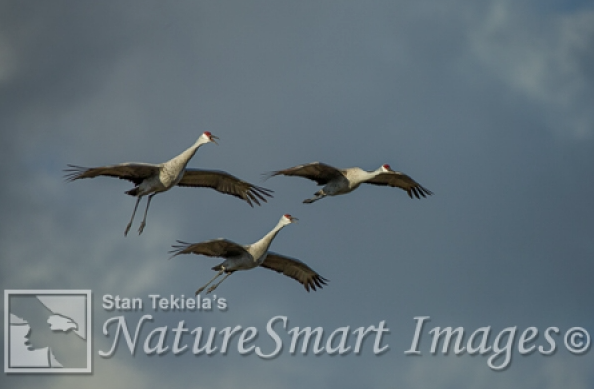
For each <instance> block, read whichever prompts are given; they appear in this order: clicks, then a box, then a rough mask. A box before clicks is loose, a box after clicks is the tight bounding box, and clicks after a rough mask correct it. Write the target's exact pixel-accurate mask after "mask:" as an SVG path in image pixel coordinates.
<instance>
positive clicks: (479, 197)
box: [0, 0, 594, 389]
mask: <svg viewBox="0 0 594 389" xmlns="http://www.w3.org/2000/svg"><path fill="white" fill-rule="evenodd" d="M593 106H594V6H593V4H592V2H591V1H585V0H574V1H566V0H545V1H542V0H539V1H536V0H525V1H511V0H481V1H474V0H473V1H471V0H433V1H424V2H418V1H410V0H399V1H380V0H377V1H365V2H361V1H299V2H295V1H231V0H229V1H202V0H200V1H177V2H175V3H165V2H158V1H126V2H91V1H54V2H45V1H1V2H0V134H1V137H2V138H1V140H0V151H1V152H0V161H1V162H2V166H3V167H4V168H3V169H2V173H3V177H4V180H3V184H2V189H1V190H0V196H1V200H2V201H1V202H0V204H1V205H0V206H1V207H2V218H1V219H0V220H1V221H0V230H1V235H0V253H1V254H0V255H1V258H2V262H1V271H0V281H1V283H2V288H3V289H91V290H92V291H93V303H94V308H93V314H94V319H93V342H94V355H93V359H94V361H93V368H94V373H93V374H92V375H85V376H65V375H59V376H47V375H43V376H22V375H3V376H1V377H0V383H1V384H2V386H3V387H5V385H9V386H10V387H11V388H29V387H33V386H34V385H37V386H39V385H42V386H43V387H47V388H61V389H63V388H79V387H82V386H84V387H88V388H105V387H116V388H117V387H148V386H155V387H157V386H170V385H171V384H172V383H174V384H175V385H176V386H182V385H184V386H191V387H198V388H209V389H214V388H229V387H234V386H239V385H242V386H255V385H258V386H259V387H262V388H279V387H282V388H302V387H320V388H334V387H342V388H361V387H378V388H387V387H404V388H430V387H441V388H459V387H475V388H502V387H522V388H539V389H540V388H558V387H560V386H561V385H563V387H564V388H567V389H582V388H591V387H593V386H594V373H592V363H593V358H594V356H593V355H594V354H593V353H594V351H592V350H590V352H586V353H585V354H582V355H574V354H572V353H571V352H569V351H568V350H567V348H566V347H565V346H564V342H563V337H564V334H565V333H566V331H568V330H569V329H570V328H572V327H583V328H585V329H587V330H588V331H589V332H591V333H592V335H594V314H592V310H591V308H592V296H594V286H593V284H592V282H591V276H592V274H593V273H594V265H593V263H592V261H593V258H594V240H593V239H592V233H593V232H594V207H593V206H592V199H593V198H594V183H593V181H592V177H593V174H594V110H593V109H592V107H593ZM206 130H209V131H211V132H212V133H213V134H215V135H217V136H218V137H219V138H220V142H219V144H220V145H219V146H216V145H212V144H208V145H205V146H204V147H202V148H201V149H200V150H199V151H198V153H197V154H196V156H195V157H194V158H193V159H192V161H191V162H190V164H189V166H190V167H202V168H210V169H220V170H225V171H228V172H230V173H232V174H234V175H236V176H238V177H240V178H242V179H244V180H247V181H250V182H252V183H255V184H258V185H263V186H265V187H268V188H270V189H273V190H274V191H275V197H274V199H272V200H271V201H270V202H269V203H268V204H264V205H263V206H262V207H255V208H253V209H252V208H250V207H249V206H247V205H246V204H245V203H244V202H242V201H239V200H237V199H236V198H233V197H231V196H223V195H221V194H218V193H216V192H215V191H212V190H208V189H189V188H177V189H174V190H172V191H170V192H167V193H164V194H160V195H159V196H156V197H155V198H154V201H153V202H152V204H151V209H150V212H149V215H148V224H147V227H146V229H145V231H144V233H143V234H142V235H140V236H138V235H137V234H136V228H137V227H138V223H139V219H140V218H139V217H137V220H136V223H135V224H134V226H133V227H132V230H131V233H130V234H129V235H128V237H124V235H123V231H124V229H125V226H126V223H127V222H128V219H129V217H130V214H131V213H132V209H133V207H134V199H133V198H131V197H129V196H126V195H124V194H123V192H124V191H126V190H128V189H130V188H131V187H132V186H131V185H130V183H128V182H124V181H120V180H115V179H110V178H96V179H93V180H81V181H76V182H73V183H65V182H64V180H63V178H62V176H63V171H62V170H63V169H64V168H65V167H66V165H67V164H77V165H82V166H102V165H108V164H114V163H119V162H127V161H136V162H152V163H158V162H163V161H166V160H168V159H169V158H171V157H173V156H175V155H177V154H178V153H179V152H181V151H182V150H184V149H185V148H187V147H189V146H190V145H191V144H192V143H193V142H194V141H195V140H196V139H197V138H198V136H200V134H201V133H202V132H203V131H206ZM312 161H323V162H326V163H328V164H331V165H334V166H337V167H350V166H359V167H362V168H364V169H366V170H373V169H376V168H377V167H378V166H380V165H381V164H384V163H389V164H390V165H391V166H392V167H393V168H394V169H396V170H401V171H403V172H405V173H407V174H409V175H411V176H412V177H413V178H415V179H416V180H417V181H419V182H420V183H421V184H422V185H423V186H425V187H427V188H428V189H430V190H431V191H433V192H434V193H435V195H434V196H431V197H430V198H428V199H423V200H410V199H409V198H408V197H407V196H406V193H404V192H403V191H400V190H398V189H391V188H383V187H375V186H367V187H361V188H359V189H358V190H357V191H356V192H353V193H351V194H349V195H347V196H340V197H335V198H327V199H324V200H322V201H319V202H316V203H314V204H303V203H302V202H301V201H302V200H303V199H305V198H307V197H310V196H311V195H312V194H313V192H315V191H316V190H317V187H316V186H315V184H314V183H313V182H309V181H307V180H303V179H299V178H290V177H275V178H272V179H270V180H268V181H265V182H262V181H261V178H262V173H264V172H268V171H271V170H277V169H282V168H286V167H290V166H294V165H297V164H301V163H307V162H312ZM143 207H144V202H143V203H142V204H141V208H140V211H142V209H143ZM284 213H291V214H293V215H294V216H296V217H298V218H299V219H300V222H299V223H298V224H294V225H290V226H288V227H287V228H286V229H285V230H283V231H282V232H281V233H280V234H279V235H278V236H277V238H276V240H275V241H274V242H273V244H272V250H274V251H277V252H279V253H283V254H286V255H289V256H292V257H296V258H300V259H301V260H303V261H305V262H307V263H308V264H309V265H310V266H311V267H313V268H314V269H315V270H317V271H318V272H319V273H320V274H322V275H323V276H324V277H326V278H328V279H329V280H330V282H329V284H328V286H327V287H325V288H324V289H323V290H321V291H318V292H314V293H306V292H305V291H304V289H303V288H302V287H301V286H300V285H299V284H297V283H296V282H295V281H293V280H291V279H289V278H286V277H283V276H280V275H278V274H276V273H274V272H271V271H268V270H266V269H255V270H253V271H249V272H241V273H236V274H234V275H233V276H231V277H229V279H228V280H226V281H225V282H224V283H223V284H222V285H221V287H220V288H219V289H218V290H217V291H216V292H217V296H218V297H220V298H225V299H226V301H227V304H228V309H227V310H226V311H225V312H220V311H217V310H214V311H211V312H177V313H171V312H168V313H164V312H154V311H153V310H152V309H150V307H149V306H145V309H144V311H142V312H117V311H110V312H108V311H106V310H104V309H103V308H102V307H101V300H102V297H103V296H104V295H106V294H110V295H120V296H122V297H124V296H126V297H140V298H143V299H144V300H145V302H147V303H148V302H149V300H148V298H147V296H148V295H149V294H159V295H163V296H169V295H175V296H181V295H185V296H192V295H193V292H194V291H195V290H196V289H197V287H199V286H201V285H202V284H203V283H204V282H206V281H207V280H208V279H210V277H212V275H213V272H212V271H211V270H210V268H211V267H212V266H214V265H216V264H217V263H218V262H217V261H216V259H211V258H205V257H198V256H181V257H177V258H175V259H174V260H171V261H168V260H167V258H168V254H167V252H168V250H169V249H170V246H171V244H173V243H174V242H175V240H176V239H180V240H184V241H189V242H198V241H202V240H207V239H213V238H218V237H225V238H228V239H231V240H234V241H236V242H239V243H251V242H254V241H256V240H258V239H259V238H260V237H261V236H262V235H264V234H265V233H266V232H268V231H269V230H270V229H271V228H272V227H273V226H274V225H275V224H276V223H277V221H278V219H279V218H280V216H281V215H282V214H284ZM137 216H141V212H139V215H137ZM143 314H152V315H153V317H154V321H153V322H152V323H148V324H147V325H146V327H145V328H144V329H143V332H142V333H141V335H140V337H141V339H142V341H144V338H146V335H147V334H148V332H150V330H151V329H153V328H155V327H158V326H168V328H169V329H172V328H174V327H176V326H177V325H178V323H179V322H180V321H181V320H184V322H185V324H186V326H187V327H189V328H190V329H193V328H194V327H203V328H204V329H205V331H206V330H208V329H210V328H216V329H217V330H222V329H223V328H225V327H228V326H231V327H234V326H236V325H240V326H242V327H243V328H245V327H248V326H254V327H256V328H257V329H258V330H259V331H260V334H259V337H258V339H257V340H256V342H255V343H254V344H256V345H260V346H261V347H262V348H263V349H266V350H269V351H270V350H272V348H273V347H274V342H272V340H271V338H270V337H269V336H268V335H267V334H266V331H265V329H266V323H267V322H268V321H269V320H270V319H271V318H273V317H274V316H277V315H282V316H286V317H287V318H288V326H287V330H288V329H289V328H292V327H306V326H311V327H322V328H323V329H324V330H325V335H326V336H327V335H328V334H329V333H330V332H331V331H333V330H334V329H336V328H339V327H346V326H349V327H350V330H351V331H352V330H354V329H356V328H357V327H361V326H363V327H365V328H367V327H368V326H372V325H373V326H378V324H379V323H380V322H381V321H385V325H386V327H388V328H389V330H390V332H389V334H386V335H385V336H384V338H383V344H385V345H388V346H389V350H388V351H387V352H384V353H383V354H381V355H374V353H373V350H372V349H373V348H372V346H373V342H372V340H371V339H368V340H367V341H366V342H365V343H364V346H365V347H364V348H363V351H362V352H361V354H360V355H355V354H354V353H350V354H347V355H342V356H337V355H335V356H331V355H328V354H326V353H322V354H321V355H318V356H316V355H314V354H313V352H311V351H310V352H309V353H308V354H307V355H303V354H301V353H297V354H295V355H291V354H290V353H289V352H288V346H289V344H287V339H289V337H288V335H287V334H286V332H285V333H284V334H283V336H282V339H283V340H284V342H285V343H284V347H285V348H284V349H283V351H282V353H281V354H280V355H279V356H278V357H276V358H274V359H271V360H263V359H261V358H259V357H258V356H257V355H255V354H254V353H252V354H250V355H246V356H241V355H239V353H238V351H237V350H238V349H237V339H236V338H235V339H234V340H233V341H232V342H231V344H230V350H229V352H228V353H227V355H221V354H220V353H215V354H213V355H212V356H204V355H202V356H194V355H193V354H192V353H191V352H187V353H184V354H182V355H177V356H175V355H173V354H172V353H171V352H169V353H167V354H165V355H162V356H146V355H144V353H143V352H142V349H140V350H139V351H138V352H137V353H136V354H135V355H134V356H132V355H130V352H129V351H128V349H127V347H126V346H125V344H124V343H122V344H120V346H119V348H118V349H117V351H116V353H115V354H114V355H113V356H112V357H111V358H101V357H100V356H99V355H98V354H97V352H98V351H99V350H101V351H107V350H109V348H110V347H111V345H112V343H111V342H112V341H113V332H112V334H111V337H107V336H104V335H103V334H102V327H103V324H104V323H105V322H106V321H107V320H109V319H110V318H113V317H114V316H119V315H123V316H124V317H125V318H126V320H127V321H128V323H129V325H130V326H131V327H135V326H136V323H138V320H139V318H140V316H142V315H143ZM418 316H429V317H430V318H431V320H430V321H429V322H427V323H426V325H425V327H424V329H423V335H422V337H421V343H420V346H419V350H420V351H421V355H416V356H412V355H405V353H404V352H405V351H406V350H408V349H409V348H410V347H411V342H412V340H413V335H414V333H415V319H414V318H415V317H418ZM278 324H279V323H277V326H276V327H275V328H277V329H278V330H279V332H282V326H279V325H278ZM447 326H452V327H463V328H464V330H465V340H467V339H468V337H469V336H470V334H471V333H473V332H474V331H475V330H477V329H479V328H481V327H488V326H490V327H491V336H490V337H489V338H488V345H489V346H493V345H494V341H495V338H496V336H497V334H498V333H500V332H501V331H502V330H504V329H505V328H508V327H514V326H515V327H517V335H516V336H515V339H514V342H513V354H512V361H511V363H510V364H509V366H508V367H507V368H506V369H504V370H503V371H494V370H493V369H491V368H489V366H488V359H489V357H490V356H492V355H493V353H492V352H490V353H486V354H485V355H474V356H473V355H469V353H467V352H466V353H463V354H461V355H458V356H456V355H454V353H453V352H450V353H449V354H448V355H444V354H443V353H441V352H438V353H436V355H432V354H431V353H430V348H431V335H430V334H429V331H430V330H431V329H432V328H434V327H447ZM529 327H535V328H536V329H537V330H538V331H539V332H538V338H537V339H536V340H534V341H533V342H532V344H534V345H536V346H542V347H544V348H545V349H547V348H548V343H547V341H546V338H545V331H546V330H547V329H548V328H549V327H558V328H559V331H560V332H559V334H553V335H554V336H553V338H554V341H555V342H556V352H554V353H553V354H552V355H549V356H544V355H542V354H541V353H540V352H539V351H535V352H533V353H531V354H529V355H520V353H519V351H518V347H519V346H518V343H519V341H518V338H519V337H520V333H521V332H523V331H524V330H526V329H527V328H529ZM172 339H173V338H172V335H171V334H170V335H168V338H167V341H168V344H171V342H172ZM289 343H290V339H289ZM3 344H4V343H3ZM219 344H220V343H219ZM351 344H354V343H351ZM34 346H35V347H38V346H37V345H34ZM42 346H43V345H41V346H39V347H42Z"/></svg>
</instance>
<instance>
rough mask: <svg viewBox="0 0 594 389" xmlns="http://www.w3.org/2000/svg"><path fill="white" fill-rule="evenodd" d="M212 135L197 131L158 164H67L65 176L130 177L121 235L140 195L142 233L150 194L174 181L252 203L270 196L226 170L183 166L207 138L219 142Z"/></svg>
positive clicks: (127, 228)
mask: <svg viewBox="0 0 594 389" xmlns="http://www.w3.org/2000/svg"><path fill="white" fill-rule="evenodd" d="M215 139H219V138H217V137H216V136H214V135H212V134H211V133H210V132H208V131H205V132H204V133H203V134H202V135H200V137H199V138H198V140H197V141H196V142H195V143H194V144H193V145H192V146H190V147H189V148H188V149H186V150H185V151H184V152H182V153H181V154H179V155H178V156H177V157H174V158H172V159H170V160H169V161H167V162H164V163H160V164H150V163H135V162H127V163H121V164H117V165H110V166H102V167H95V168H85V167H80V166H76V165H68V166H69V169H65V170H64V171H66V172H67V174H66V176H65V178H66V180H67V181H74V180H78V179H81V178H94V177H97V176H109V177H117V178H120V179H124V180H128V181H132V182H133V183H134V185H135V187H134V188H133V189H131V190H129V191H127V192H125V193H126V194H128V195H130V196H135V197H136V198H137V199H136V205H135V206H134V211H133V212H132V217H131V218H130V222H129V223H128V226H127V227H126V231H124V235H128V231H129V230H130V227H131V226H132V221H133V220H134V215H135V214H136V209H137V208H138V203H140V199H141V198H142V196H144V195H148V200H147V203H146V209H145V211H144V218H143V219H142V222H141V223H140V227H139V228H138V234H139V235H140V234H141V233H142V231H143V230H144V227H145V225H146V215H147V213H148V209H149V206H150V204H151V200H152V198H153V196H154V195H156V194H157V193H160V192H165V191H167V190H169V189H171V188H173V187H174V186H175V185H178V186H192V187H207V188H213V189H215V190H217V191H218V192H221V193H225V194H229V195H233V196H236V197H239V198H240V199H242V200H245V201H246V202H247V203H248V204H249V205H250V206H252V207H253V204H252V201H253V202H255V203H256V204H258V205H260V202H259V201H258V199H260V200H262V201H264V202H266V198H265V197H264V196H269V197H272V195H271V194H270V193H271V192H272V191H271V190H270V189H266V188H261V187H259V186H255V185H252V184H250V183H248V182H245V181H242V180H240V179H239V178H237V177H235V176H232V175H231V174H229V173H226V172H223V171H218V170H205V169H188V168H186V165H187V164H188V162H189V161H190V159H191V158H192V157H193V156H194V154H196V151H197V150H198V148H199V147H200V146H202V145H203V144H206V143H210V142H214V143H215V144H217V145H218V143H217V142H216V141H215Z"/></svg>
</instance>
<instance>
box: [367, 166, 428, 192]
mask: <svg viewBox="0 0 594 389" xmlns="http://www.w3.org/2000/svg"><path fill="white" fill-rule="evenodd" d="M365 182H366V183H367V184H373V185H382V186H392V187H397V188H401V189H404V190H405V191H406V193H408V196H409V197H410V198H411V199H412V197H413V195H414V196H415V197H416V198H418V199H420V198H421V197H420V196H423V197H427V195H432V194H433V192H431V191H430V190H428V189H426V188H424V187H422V186H421V185H419V183H418V182H416V181H415V180H413V179H412V178H410V177H409V176H407V175H406V174H404V173H401V172H394V171H390V172H383V173H380V174H378V175H377V176H375V177H373V178H371V179H369V180H367V181H365Z"/></svg>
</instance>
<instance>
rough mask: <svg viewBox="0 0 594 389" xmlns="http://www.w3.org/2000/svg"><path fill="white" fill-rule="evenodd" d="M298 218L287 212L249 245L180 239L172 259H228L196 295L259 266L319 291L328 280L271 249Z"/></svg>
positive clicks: (173, 251)
mask: <svg viewBox="0 0 594 389" xmlns="http://www.w3.org/2000/svg"><path fill="white" fill-rule="evenodd" d="M295 221H297V218H294V217H293V216H291V215H288V214H287V215H283V216H282V217H281V218H280V220H279V222H278V224H277V225H276V226H275V227H274V228H273V229H272V230H271V231H270V232H269V233H268V234H266V235H264V237H263V238H262V239H260V240H259V241H257V242H256V243H252V244H248V245H240V244H237V243H235V242H232V241H230V240H227V239H223V238H220V239H213V240H207V241H205V242H201V243H194V244H191V243H186V242H182V241H179V240H178V241H177V242H178V243H179V244H178V245H173V246H172V247H173V250H171V251H170V252H171V253H174V254H173V255H172V256H171V258H173V257H175V256H177V255H180V254H190V253H193V254H202V255H206V256H209V257H221V258H225V261H224V262H222V263H220V264H219V265H217V266H215V267H213V268H212V270H215V271H217V272H218V273H217V274H216V275H215V276H214V277H213V278H212V279H211V280H210V281H208V282H207V283H206V284H205V285H204V286H203V287H201V288H200V289H198V290H197V291H196V294H200V292H202V291H203V290H204V289H205V288H206V287H207V286H208V285H210V284H211V283H212V282H213V281H214V280H215V279H217V278H218V277H219V276H220V275H221V274H223V273H226V274H225V276H224V277H223V279H221V280H220V281H219V282H218V283H216V284H215V285H213V286H211V287H210V288H208V291H207V292H206V293H207V294H208V293H210V292H212V291H213V290H215V289H216V288H217V287H218V286H219V285H220V284H221V283H222V282H223V281H225V279H226V278H227V277H229V276H230V275H231V274H232V273H233V272H235V271H237V270H249V269H253V268H255V267H258V266H262V267H265V268H267V269H271V270H275V271H277V272H279V273H283V274H284V275H286V276H288V277H291V278H293V279H295V280H297V281H298V282H300V283H301V284H303V286H304V287H305V290H307V291H308V292H309V289H310V288H311V289H313V290H316V286H317V287H319V288H322V285H325V284H326V281H328V280H327V279H325V278H324V277H322V276H320V275H319V274H318V273H316V272H315V271H313V270H312V269H311V268H310V267H309V266H307V265H306V264H305V263H303V262H301V261H300V260H298V259H295V258H290V257H287V256H284V255H281V254H277V253H273V252H272V251H268V248H269V247H270V244H271V243H272V240H273V239H274V237H275V236H276V234H278V232H279V231H280V230H281V229H282V228H283V227H284V226H286V225H289V224H291V223H294V222H295ZM171 258H169V259H171Z"/></svg>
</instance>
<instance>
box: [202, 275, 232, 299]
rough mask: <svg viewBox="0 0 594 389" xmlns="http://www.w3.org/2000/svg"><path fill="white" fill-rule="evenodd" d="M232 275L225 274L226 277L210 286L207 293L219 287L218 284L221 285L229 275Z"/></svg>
mask: <svg viewBox="0 0 594 389" xmlns="http://www.w3.org/2000/svg"><path fill="white" fill-rule="evenodd" d="M230 275H231V273H227V274H225V277H223V279H222V280H220V281H219V282H217V283H216V284H214V285H213V286H211V287H210V288H208V290H207V291H206V294H209V293H210V292H212V291H213V290H215V289H216V288H217V286H219V285H221V284H222V283H223V281H225V280H226V279H227V277H229V276H230Z"/></svg>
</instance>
